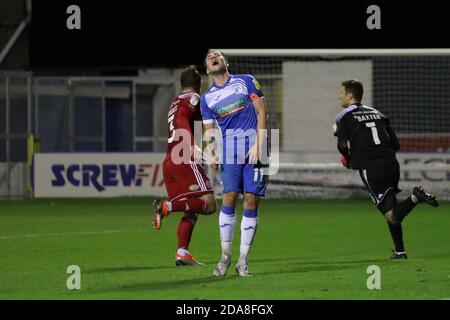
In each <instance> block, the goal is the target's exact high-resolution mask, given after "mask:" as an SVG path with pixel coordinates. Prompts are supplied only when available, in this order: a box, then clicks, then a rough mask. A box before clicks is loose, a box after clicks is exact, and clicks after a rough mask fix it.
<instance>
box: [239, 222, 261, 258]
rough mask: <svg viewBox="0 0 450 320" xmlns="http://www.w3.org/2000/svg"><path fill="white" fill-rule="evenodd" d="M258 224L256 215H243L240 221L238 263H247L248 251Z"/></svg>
mask: <svg viewBox="0 0 450 320" xmlns="http://www.w3.org/2000/svg"><path fill="white" fill-rule="evenodd" d="M257 226H258V218H257V217H254V218H253V217H252V218H250V217H246V216H244V217H243V218H242V221H241V246H240V255H239V260H238V265H246V264H247V263H248V253H249V252H250V248H251V246H252V243H253V239H254V237H255V233H256V228H257Z"/></svg>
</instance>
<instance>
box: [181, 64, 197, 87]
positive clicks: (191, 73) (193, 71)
mask: <svg viewBox="0 0 450 320" xmlns="http://www.w3.org/2000/svg"><path fill="white" fill-rule="evenodd" d="M180 84H181V88H182V89H185V88H192V89H194V90H195V92H197V93H199V92H200V86H201V84H202V77H201V76H200V73H199V72H198V70H197V67H196V66H194V65H190V66H189V67H187V68H186V69H184V70H183V72H181V76H180Z"/></svg>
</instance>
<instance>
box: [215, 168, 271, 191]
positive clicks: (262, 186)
mask: <svg viewBox="0 0 450 320" xmlns="http://www.w3.org/2000/svg"><path fill="white" fill-rule="evenodd" d="M264 169H265V168H261V167H259V166H257V165H255V164H249V163H246V164H222V165H221V172H220V177H221V180H222V189H223V194H225V193H227V192H241V193H244V192H248V193H253V194H255V195H258V196H261V197H264V196H265V195H266V188H267V182H268V176H267V175H263V170H264Z"/></svg>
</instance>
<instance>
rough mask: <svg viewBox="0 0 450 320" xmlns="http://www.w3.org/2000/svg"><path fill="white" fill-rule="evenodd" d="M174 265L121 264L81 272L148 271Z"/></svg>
mask: <svg viewBox="0 0 450 320" xmlns="http://www.w3.org/2000/svg"><path fill="white" fill-rule="evenodd" d="M175 268H176V266H175V265H173V266H169V265H159V266H123V267H107V268H91V269H84V270H83V273H88V274H89V273H109V272H132V271H149V270H162V269H175Z"/></svg>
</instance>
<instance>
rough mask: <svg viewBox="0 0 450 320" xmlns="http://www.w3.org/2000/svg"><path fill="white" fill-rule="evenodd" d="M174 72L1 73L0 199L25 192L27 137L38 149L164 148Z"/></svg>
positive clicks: (174, 87) (174, 89)
mask: <svg viewBox="0 0 450 320" xmlns="http://www.w3.org/2000/svg"><path fill="white" fill-rule="evenodd" d="M179 72H180V70H168V69H158V70H146V71H141V72H140V74H139V75H138V76H136V77H35V76H33V75H32V74H31V73H25V72H4V73H0V199H5V198H6V199H14V198H24V197H26V196H27V184H28V176H29V173H28V169H27V164H26V162H27V137H28V135H29V134H34V136H35V137H36V138H37V139H39V141H40V146H41V148H40V149H41V152H134V151H149V152H158V151H164V150H165V147H166V141H167V137H166V135H167V132H166V130H167V129H166V123H165V121H161V119H164V117H165V113H166V111H167V106H168V105H169V104H170V102H171V100H172V99H173V98H174V96H175V94H176V93H177V92H178V91H179V89H180V88H179V84H178V78H179Z"/></svg>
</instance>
